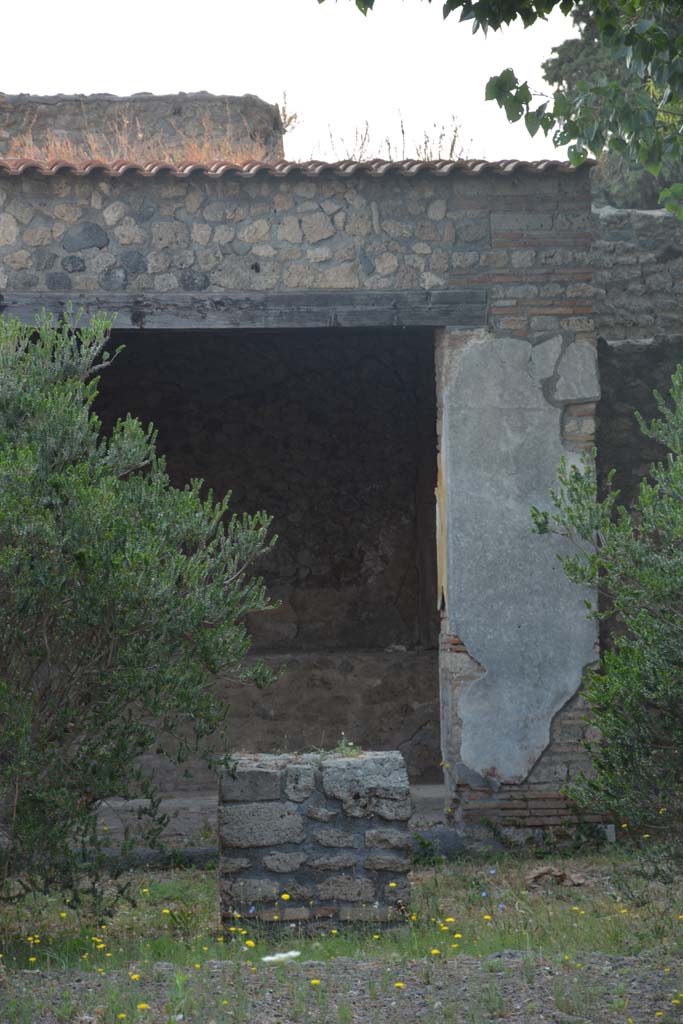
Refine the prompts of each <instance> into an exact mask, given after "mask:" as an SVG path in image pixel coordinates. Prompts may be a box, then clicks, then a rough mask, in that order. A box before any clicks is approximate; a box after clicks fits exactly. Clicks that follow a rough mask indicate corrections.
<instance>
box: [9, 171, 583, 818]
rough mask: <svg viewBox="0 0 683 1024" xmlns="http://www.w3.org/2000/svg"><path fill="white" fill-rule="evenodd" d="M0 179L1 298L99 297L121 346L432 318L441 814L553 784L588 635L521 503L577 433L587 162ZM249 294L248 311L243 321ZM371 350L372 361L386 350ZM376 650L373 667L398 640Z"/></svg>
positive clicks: (539, 492)
mask: <svg viewBox="0 0 683 1024" xmlns="http://www.w3.org/2000/svg"><path fill="white" fill-rule="evenodd" d="M0 190H1V191H0V202H1V204H2V205H1V206H0V211H1V212H0V247H1V248H0V253H2V258H3V262H2V269H1V270H0V275H2V276H1V277H0V292H2V293H3V295H4V299H0V304H2V302H3V301H4V304H5V306H6V308H7V309H8V310H10V311H13V312H19V313H21V314H22V315H26V314H28V313H29V312H31V311H32V310H34V309H36V308H38V307H39V306H40V305H43V304H46V305H48V306H50V307H51V308H56V309H60V308H63V306H64V304H65V303H66V302H67V301H69V300H72V301H74V302H75V303H76V304H79V303H84V304H85V305H86V306H88V307H89V308H102V307H104V308H107V306H108V305H109V308H115V309H117V310H119V312H120V320H119V325H120V326H122V327H124V328H128V327H129V325H130V326H131V328H132V329H134V330H135V331H136V332H137V334H136V337H139V339H140V341H141V343H142V344H144V340H145V338H146V337H149V334H148V331H149V330H151V328H152V327H155V326H159V325H161V326H167V325H169V324H170V325H172V326H175V327H177V328H186V329H188V330H189V332H190V333H187V334H186V335H185V339H186V345H187V350H188V352H190V353H192V354H193V355H196V358H197V359H199V358H200V356H199V353H200V352H201V346H202V339H203V337H204V336H205V335H204V334H203V333H202V329H203V330H204V331H206V329H207V326H209V325H211V326H212V327H214V326H216V325H217V324H218V325H221V324H223V325H225V321H226V320H227V321H228V324H227V325H228V326H230V325H232V326H234V325H235V321H239V319H240V317H242V316H244V317H245V318H246V319H247V320H248V323H249V326H251V327H261V328H262V327H268V326H271V325H272V321H271V320H269V319H268V317H269V316H271V315H272V316H273V317H274V318H275V321H276V325H279V326H282V318H283V316H285V318H286V319H285V322H286V324H289V325H291V326H297V327H298V326H301V324H302V322H303V323H304V324H305V323H307V321H306V318H305V315H304V314H305V312H306V310H309V309H310V308H312V306H315V310H316V316H317V317H318V320H317V326H318V327H319V326H324V325H326V326H327V327H328V328H329V327H333V326H334V327H336V326H338V325H339V322H340V321H339V316H338V311H339V310H342V311H343V313H344V315H348V316H352V317H353V318H354V319H353V321H352V322H353V323H355V324H358V325H363V324H364V325H365V326H368V323H370V324H372V323H376V322H377V321H376V320H375V321H373V320H370V321H367V320H365V319H364V316H365V313H364V311H366V310H367V311H369V314H370V316H372V315H373V310H374V315H376V316H377V317H379V318H380V320H381V323H382V324H384V325H386V326H391V325H396V327H395V330H396V339H397V340H398V338H399V336H400V334H401V332H402V331H404V330H405V329H406V325H415V324H418V325H422V326H430V325H434V326H438V327H439V328H440V333H439V337H440V342H439V344H440V359H441V362H440V369H439V373H438V375H437V383H436V387H437V392H438V394H439V399H440V407H441V418H440V446H441V451H440V460H441V469H442V479H441V484H440V487H439V497H440V531H439V536H440V543H439V551H440V564H441V568H442V579H441V588H440V590H439V594H438V596H439V597H440V600H441V604H442V612H443V620H442V626H443V636H442V652H441V674H442V684H441V695H442V709H443V710H442V715H441V722H442V744H443V751H444V757H443V760H444V762H445V774H446V781H447V784H448V787H449V793H450V795H451V798H452V800H453V802H454V805H457V807H458V812H459V813H460V814H461V815H462V816H466V815H467V803H468V800H475V799H476V800H477V801H478V800H479V797H478V795H477V794H478V790H479V788H481V787H484V788H485V789H486V791H487V792H488V793H490V794H491V798H492V800H494V801H495V800H498V799H499V797H498V795H497V794H498V793H500V792H502V793H503V794H505V793H506V792H507V790H506V789H503V787H504V786H509V789H510V790H515V791H517V792H529V793H531V792H533V793H534V794H537V795H538V794H541V793H545V794H546V795H548V796H549V797H552V798H553V799H559V798H558V789H559V785H558V777H557V771H556V769H555V767H554V765H553V763H552V761H550V760H548V758H547V757H546V755H547V754H548V752H549V751H550V748H551V746H552V742H553V737H558V736H561V735H562V734H563V732H562V723H563V721H564V720H565V719H567V721H568V722H569V721H571V722H573V720H574V718H573V716H574V710H573V708H574V705H573V704H572V701H573V699H574V697H575V694H576V691H577V689H578V687H579V684H580V679H581V671H582V669H583V667H584V666H585V664H586V663H587V662H589V661H591V660H592V658H593V657H594V652H593V645H592V641H593V633H592V627H591V626H590V624H586V620H585V615H584V608H583V603H582V595H580V594H578V593H577V592H576V591H575V590H574V589H573V588H571V587H570V585H569V584H563V583H562V580H561V572H560V570H559V566H558V564H557V561H556V558H555V555H556V553H557V549H556V547H554V546H553V544H552V542H548V543H544V542H543V541H542V540H538V541H534V543H532V542H531V539H530V536H529V520H528V508H529V505H530V504H532V503H537V504H543V503H544V502H547V493H548V488H549V486H551V484H552V482H553V479H554V475H555V467H556V462H557V459H558V458H559V456H560V454H562V453H563V452H564V453H569V455H570V456H572V457H574V456H575V455H576V453H577V451H578V450H580V449H581V448H583V447H586V446H587V445H589V444H590V443H591V439H592V432H593V427H594V419H593V413H594V409H593V405H594V402H595V400H596V398H597V376H596V351H595V336H594V332H593V321H592V319H591V313H592V288H591V274H592V270H591V255H590V245H591V239H592V229H593V225H592V219H591V212H590V185H589V178H588V174H587V172H586V171H578V172H568V171H566V170H564V171H561V172H560V171H554V170H553V169H552V168H549V169H545V170H538V169H536V170H532V171H525V170H524V169H523V168H522V169H519V170H517V171H514V172H512V173H505V174H500V173H497V172H496V170H495V169H486V168H484V169H483V170H481V171H473V169H471V168H470V169H463V170H462V171H461V170H458V169H457V168H456V169H454V170H453V171H452V172H450V173H444V174H437V173H431V172H430V171H428V170H425V171H422V172H420V173H418V174H416V175H415V176H413V177H409V176H407V175H405V174H403V173H401V171H400V169H395V170H393V171H391V170H389V171H388V172H387V173H386V175H385V176H384V177H373V176H372V174H367V173H363V172H357V171H356V172H354V173H352V174H350V175H349V176H345V175H344V174H343V173H341V172H338V171H335V170H334V169H329V170H327V171H322V172H321V173H320V174H319V175H317V176H311V175H310V174H309V173H307V172H306V170H305V169H303V170H296V169H291V170H290V172H289V174H288V175H287V176H286V177H276V176H273V175H270V174H268V173H263V172H260V173H259V174H258V175H257V176H255V177H253V178H250V177H240V176H239V175H237V174H227V175H224V176H223V177H216V178H211V177H208V176H207V175H204V174H198V175H192V176H190V177H188V178H186V179H183V178H177V177H173V176H172V175H170V174H161V175H160V176H159V177H156V178H146V177H143V176H140V175H137V174H134V173H129V174H125V175H123V176H121V177H119V178H112V177H109V176H107V175H106V174H103V173H95V174H93V175H92V176H89V177H86V178H78V177H77V176H76V175H74V174H71V173H64V174H59V175H57V176H56V177H54V178H52V179H48V180H46V179H45V178H44V177H43V176H41V175H40V174H39V173H37V172H33V171H30V172H25V173H23V174H21V175H18V176H16V177H13V176H11V175H9V174H5V175H2V176H1V177H0ZM406 294H409V295H412V299H411V300H410V301H411V302H412V303H413V304H412V306H411V305H410V302H409V303H408V308H409V318H408V319H407V321H406V320H405V319H402V315H403V308H404V307H403V306H402V304H401V303H402V301H403V299H404V297H405V296H406ZM454 295H455V296H456V299H457V298H458V296H464V298H463V299H462V301H460V300H458V301H456V300H455V299H454V298H453V296H454ZM316 296H320V302H319V304H318V305H317V306H316V305H315V302H314V301H313V300H314V299H315V297H316ZM340 296H341V297H344V296H348V301H346V302H343V301H342V299H341V298H340ZM373 303H375V304H376V307H377V309H379V313H377V309H375V308H374V307H373ZM259 310H263V311H264V313H263V316H264V318H265V319H266V320H267V322H265V323H263V322H261V323H259V322H257V320H258V316H259V315H260V314H259ZM302 310H303V311H304V313H301V311H302ZM423 316H424V319H422V317H423ZM298 317H299V318H300V319H297V318H298ZM448 317H452V318H451V319H448ZM278 318H279V319H278ZM473 324H474V325H476V327H475V328H473V327H472V325H473ZM367 362H368V366H371V365H372V364H373V362H376V356H375V355H373V356H372V358H369V359H368V361H367ZM383 366H384V369H385V372H386V376H387V379H391V378H392V374H395V371H396V367H395V366H394V365H393V359H391V360H389V361H388V362H385V363H383ZM364 386H365V385H364V384H362V385H361V390H362V389H363V388H364ZM133 390H134V388H133ZM342 391H343V388H342ZM404 394H405V392H404ZM125 397H126V396H125V394H123V395H122V396H121V399H122V403H124V402H125ZM408 407H409V406H408ZM396 415H398V416H400V415H403V412H402V411H400V412H398V413H397V414H396ZM154 418H156V414H154ZM286 429H287V423H283V430H286ZM222 431H223V426H222V425H221V433H222ZM211 444H213V440H212V438H207V441H206V445H207V446H209V445H211ZM399 448H401V446H400V445H399ZM370 483H371V482H370V481H369V480H366V482H365V486H370ZM401 486H402V485H401ZM393 487H394V485H393V484H392V491H393ZM342 514H343V509H342ZM362 614H363V608H362V605H361V606H359V608H358V618H359V621H361V619H362ZM382 628H384V627H382ZM305 653H307V652H302V654H305ZM375 653H376V654H377V655H379V653H380V652H379V651H377V652H375ZM375 653H373V657H375ZM381 653H384V654H385V656H386V659H387V660H386V662H385V665H386V671H385V672H384V673H383V675H382V678H383V679H387V678H388V676H389V674H390V672H391V667H390V666H391V661H390V659H391V658H393V657H395V656H396V655H397V652H381ZM451 654H452V655H453V656H452V657H451ZM297 656H298V655H297ZM316 656H317V655H316ZM408 662H409V657H406V660H405V664H406V665H407V664H408ZM337 670H339V671H341V670H342V666H341V665H340V664H339V665H336V667H335V671H337ZM419 670H420V669H419V667H418V666H417V665H415V671H419ZM316 671H317V670H316ZM412 671H413V669H411V673H412ZM411 678H414V677H413V676H412V675H411ZM371 691H372V688H371V687H370V688H368V690H367V691H366V692H367V693H370V692H371ZM318 692H319V693H320V694H321V699H323V698H322V693H323V688H320V689H319V691H318ZM351 692H353V691H352V690H351ZM300 696H301V701H302V705H301V706H302V707H305V701H306V697H305V693H304V692H302V693H301V695H300ZM407 703H408V705H409V702H407ZM371 706H372V705H371V704H366V705H365V709H368V708H370V707H371ZM267 713H268V712H267V709H264V724H263V729H264V730H265V729H266V728H267V724H268V723H267ZM420 728H421V727H420ZM569 731H570V729H569V725H568V726H567V733H569ZM354 738H355V737H354ZM392 745H395V744H392ZM544 758H545V760H544ZM532 772H533V773H534V778H533V781H530V776H531V773H532ZM525 787H526V788H525Z"/></svg>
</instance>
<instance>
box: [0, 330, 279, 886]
mask: <svg viewBox="0 0 683 1024" xmlns="http://www.w3.org/2000/svg"><path fill="white" fill-rule="evenodd" d="M110 328H111V322H110V320H109V319H107V317H106V316H104V315H101V316H95V317H93V318H92V319H91V320H90V321H89V322H88V323H84V324H81V322H80V319H79V317H73V316H72V315H71V314H68V315H67V316H65V317H64V318H63V319H61V320H55V319H53V318H51V317H49V316H43V317H41V318H40V319H39V320H38V322H37V324H36V325H33V326H32V325H27V324H24V323H21V322H19V321H18V320H15V319H9V318H5V319H3V318H0V723H1V725H0V823H1V824H0V896H3V897H6V898H13V897H16V896H18V895H20V894H21V893H22V892H26V891H29V890H35V889H50V888H53V887H57V888H61V889H62V890H63V891H65V892H66V893H69V894H70V898H71V899H72V900H73V901H78V900H79V898H80V897H81V896H82V893H83V892H84V891H87V890H88V888H90V889H91V891H93V892H97V891H98V888H99V882H98V878H99V875H100V870H101V866H102V846H103V836H102V834H101V833H99V834H98V828H97V808H98V806H99V805H100V802H101V801H103V800H106V798H108V797H111V796H118V797H126V798H130V797H141V796H142V797H146V798H147V800H148V803H147V805H146V806H147V816H148V818H147V821H148V828H147V839H148V840H149V841H154V839H155V837H156V836H158V834H159V832H160V830H161V827H162V826H163V824H164V820H163V817H162V816H161V815H160V812H159V800H158V799H157V798H156V796H155V790H154V785H153V782H152V780H151V779H150V778H148V777H147V776H146V775H145V773H144V772H143V771H142V769H141V768H140V766H139V762H138V760H137V758H138V756H139V755H141V754H143V753H145V752H146V751H148V750H149V749H150V748H157V749H159V750H160V751H166V752H168V753H169V756H173V757H175V758H178V759H182V758H183V757H186V756H187V754H188V753H189V751H190V749H194V748H195V747H196V746H197V745H198V744H199V743H200V742H201V744H202V747H203V749H204V748H206V749H209V750H210V749H214V750H216V751H217V752H221V753H222V752H224V750H225V744H226V737H225V723H226V712H227V707H226V704H225V702H224V700H222V699H221V698H220V697H219V696H217V693H216V688H215V685H214V683H215V676H216V673H218V672H219V671H221V670H225V669H229V670H232V671H234V672H244V668H243V664H244V657H245V655H246V653H247V651H248V648H249V637H248V634H247V630H246V628H245V617H246V616H247V614H248V613H250V612H253V611H256V610H260V609H265V608H267V607H268V602H267V598H266V594H265V591H264V586H263V583H262V581H261V580H260V579H259V578H258V577H257V576H255V575H253V572H252V566H253V564H254V563H255V561H256V560H257V559H258V558H259V556H261V555H262V554H263V553H264V552H266V551H267V550H269V548H270V547H271V545H272V543H273V540H272V539H271V538H269V536H268V531H269V526H270V520H269V517H268V516H267V515H266V514H265V513H264V512H256V513H255V514H254V515H242V516H237V515H231V514H230V511H229V496H228V497H222V498H220V499H218V500H216V498H214V496H213V495H212V494H211V493H210V492H205V490H204V488H203V485H202V482H201V481H200V480H194V481H192V483H191V484H190V485H189V486H187V487H185V488H184V489H179V488H176V487H173V486H172V485H171V483H170V480H169V476H168V474H167V472H166V468H165V464H164V459H163V458H162V457H160V456H159V455H158V454H157V453H156V450H155V442H156V437H155V433H154V430H153V428H152V427H151V426H150V427H147V428H146V427H143V425H142V424H141V423H140V422H139V421H138V420H136V419H133V418H131V417H130V416H127V417H125V418H123V419H120V420H119V421H118V422H117V423H116V426H115V427H114V428H113V430H112V432H111V435H110V436H103V434H102V430H101V424H100V421H99V420H98V417H97V415H96V414H95V413H94V411H93V403H94V400H95V398H96V395H97V386H98V376H99V375H100V374H101V373H103V372H106V369H107V367H108V365H109V363H110V361H111V359H112V358H113V357H114V356H115V355H116V353H113V354H112V353H110V352H109V351H108V349H109V347H110V345H109V338H110ZM253 674H254V677H255V682H256V683H257V684H261V685H265V684H267V682H268V681H269V677H268V675H267V673H266V672H265V670H264V669H263V668H262V666H257V667H256V669H255V670H253ZM207 745H208V746H207Z"/></svg>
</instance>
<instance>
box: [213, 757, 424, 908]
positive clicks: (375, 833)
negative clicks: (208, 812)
mask: <svg viewBox="0 0 683 1024" xmlns="http://www.w3.org/2000/svg"><path fill="white" fill-rule="evenodd" d="M410 814H411V800H410V790H409V787H408V777H407V775H406V771H405V766H404V763H403V759H402V757H401V755H400V754H399V753H398V752H396V751H389V752H387V753H381V754H380V753H364V754H359V755H358V756H355V757H342V756H338V755H334V754H328V755H320V754H308V755H302V756H292V755H284V756H279V757H278V756H263V755H258V756H255V757H253V758H248V757H240V758H237V759H236V761H235V764H234V766H233V767H232V768H230V769H226V770H225V771H224V772H223V775H222V777H221V783H220V796H219V808H218V835H219V842H220V865H219V871H220V880H221V910H222V918H223V922H224V925H225V926H226V928H227V927H228V926H229V925H230V924H232V923H233V921H234V919H235V917H236V916H239V919H240V923H241V925H242V926H243V927H245V926H246V927H247V928H248V927H249V922H251V921H255V922H268V923H270V924H274V925H276V926H279V927H288V926H289V925H291V924H295V923H296V924H300V925H302V926H307V925H310V924H312V923H315V922H322V923H327V924H329V923H330V922H336V921H343V922H355V921H358V922H361V921H387V920H396V921H400V920H401V919H402V915H401V910H400V907H401V904H403V905H405V903H406V901H407V899H408V885H407V881H406V874H407V872H408V869H409V867H410V862H409V859H408V856H407V850H408V845H409V836H408V831H407V826H406V822H407V820H408V818H409V817H410Z"/></svg>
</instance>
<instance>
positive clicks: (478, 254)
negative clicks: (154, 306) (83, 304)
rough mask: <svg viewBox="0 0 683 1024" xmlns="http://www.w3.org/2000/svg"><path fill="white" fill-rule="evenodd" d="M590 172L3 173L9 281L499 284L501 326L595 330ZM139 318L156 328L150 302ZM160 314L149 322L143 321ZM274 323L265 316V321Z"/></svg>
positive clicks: (4, 285)
mask: <svg viewBox="0 0 683 1024" xmlns="http://www.w3.org/2000/svg"><path fill="white" fill-rule="evenodd" d="M589 203H590V194H589V180H588V177H587V175H583V174H581V173H577V174H573V175H569V174H565V175H554V174H552V173H548V174H547V175H544V174H538V175H527V176H525V175H523V174H518V175H510V176H505V177H504V176H498V175H495V174H487V175H479V176H476V177H474V176H473V177H468V176H464V175H457V174H454V175H452V176H444V177H438V176H435V175H431V174H428V173H425V174H422V175H418V176H417V177H415V178H414V179H405V178H404V177H402V176H400V175H398V174H396V175H394V176H387V177H386V178H380V179H376V178H372V177H370V176H367V175H362V174H357V175H356V176H354V177H351V178H343V177H340V176H337V175H335V174H333V173H330V174H323V175H321V176H320V177H318V178H315V179H311V178H308V177H306V176H305V175H302V174H296V173H292V174H290V176H288V177H286V178H273V177H269V176H268V175H265V174H261V175H260V176H259V177H256V178H253V179H249V178H247V179H242V178H238V177H235V176H231V175H225V176H223V177H220V178H208V177H207V176H205V175H202V174H199V175H193V176H192V177H189V178H187V179H178V178H174V177H171V176H170V175H162V176H160V177H155V178H145V177H141V176H139V175H136V174H134V173H129V174H126V175H124V176H122V177H120V178H110V177H108V176H106V175H104V174H100V173H94V174H92V175H90V176H88V177H87V178H78V177H76V176H75V175H73V174H70V173H68V172H67V173H63V174H59V175H57V176H56V177H55V178H52V179H47V180H46V179H45V178H44V177H43V176H42V175H40V174H39V173H36V172H33V171H30V172H25V173H23V174H21V175H19V176H17V177H12V176H9V175H2V176H1V177H0V210H1V211H2V212H0V248H1V251H2V270H0V291H2V292H7V293H18V294H21V293H27V292H28V293H31V294H33V295H35V294H36V293H42V292H45V293H48V294H50V293H51V294H53V295H55V296H57V295H59V296H64V297H68V296H71V297H73V298H74V299H77V298H79V297H83V298H84V299H87V298H88V296H97V297H98V299H99V301H100V302H101V303H104V304H105V305H106V297H107V296H108V295H109V296H111V303H112V304H114V302H115V300H116V299H117V297H118V296H121V294H122V293H123V294H127V295H129V296H131V297H134V296H136V295H139V296H143V295H144V294H152V295H154V296H155V297H156V299H157V300H158V302H160V303H163V302H166V303H167V304H171V303H172V301H173V300H174V298H175V296H176V295H177V294H178V293H183V294H186V293H192V294H197V293H202V294H204V293H205V294H206V297H207V298H211V297H213V296H219V295H223V294H225V293H226V292H229V291H231V290H238V291H241V290H247V291H273V290H278V289H280V290H296V291H298V290H307V291H310V290H325V289H362V290H364V291H377V292H381V291H382V290H383V289H427V290H433V291H434V297H435V298H438V290H439V289H442V288H448V287H455V286H471V287H476V286H479V287H481V288H488V289H489V290H490V323H491V326H492V327H493V329H494V330H497V331H499V332H500V333H501V336H504V335H506V334H512V335H513V336H514V335H516V334H520V333H524V334H528V333H529V332H531V333H532V334H534V333H538V334H539V335H540V336H544V335H547V334H548V332H551V333H552V332H553V331H557V330H563V331H566V332H571V333H574V332H578V333H579V334H590V332H591V330H592V324H591V323H590V322H587V321H586V318H587V317H589V316H590V312H591V298H590V296H591V287H590V277H591V269H590V242H591V237H592V222H591V217H590V207H589ZM136 322H137V326H144V325H145V318H144V307H143V306H142V304H141V315H140V317H139V318H138V320H137V321H136ZM147 326H149V325H147ZM264 326H267V325H264Z"/></svg>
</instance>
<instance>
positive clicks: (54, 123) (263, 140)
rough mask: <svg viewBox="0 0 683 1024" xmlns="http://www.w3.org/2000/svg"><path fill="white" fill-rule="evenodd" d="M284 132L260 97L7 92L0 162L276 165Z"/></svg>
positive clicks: (0, 114) (0, 110) (2, 102)
mask: <svg viewBox="0 0 683 1024" xmlns="http://www.w3.org/2000/svg"><path fill="white" fill-rule="evenodd" d="M283 134H284V133H283V129H282V119H281V117H280V111H279V109H278V107H277V105H276V104H272V103H266V102H265V101H264V100H261V99H259V98H258V96H249V95H247V96H213V95H212V94H211V93H208V92H195V93H191V92H190V93H183V92H181V93H177V94H175V95H171V96H154V95H153V94H152V93H137V94H136V95H134V96H112V95H110V94H109V93H99V94H96V95H91V96H61V95H60V96H30V95H26V94H22V95H20V96H7V95H3V94H2V93H0V156H3V155H10V154H11V155H13V156H24V157H33V158H37V159H50V158H52V159H59V158H61V159H67V160H68V159H76V160H85V159H90V158H95V159H99V160H105V161H106V160H116V159H119V160H140V159H142V162H146V160H163V159H169V158H171V157H173V158H174V160H175V162H179V161H181V160H183V159H191V160H200V159H208V160H211V159H224V160H236V161H238V162H239V161H244V160H247V159H250V160H265V161H272V162H275V161H277V160H282V159H284V150H283V141H282V140H283Z"/></svg>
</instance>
